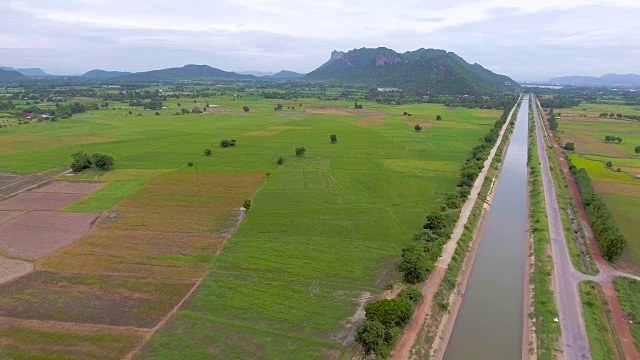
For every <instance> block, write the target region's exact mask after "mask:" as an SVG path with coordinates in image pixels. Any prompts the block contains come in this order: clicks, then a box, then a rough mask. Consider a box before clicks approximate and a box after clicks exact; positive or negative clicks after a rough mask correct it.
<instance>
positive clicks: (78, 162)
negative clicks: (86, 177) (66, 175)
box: [71, 151, 91, 173]
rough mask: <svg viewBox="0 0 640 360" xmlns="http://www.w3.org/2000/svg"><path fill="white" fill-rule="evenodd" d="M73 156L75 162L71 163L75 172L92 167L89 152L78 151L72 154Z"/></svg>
mask: <svg viewBox="0 0 640 360" xmlns="http://www.w3.org/2000/svg"><path fill="white" fill-rule="evenodd" d="M71 158H72V159H73V162H72V163H71V170H73V171H74V172H77V173H78V172H81V171H82V170H84V169H88V168H90V167H91V159H90V157H89V154H87V153H85V152H84V151H78V152H77V153H75V154H71Z"/></svg>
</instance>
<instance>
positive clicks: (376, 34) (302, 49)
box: [0, 0, 640, 80]
mask: <svg viewBox="0 0 640 360" xmlns="http://www.w3.org/2000/svg"><path fill="white" fill-rule="evenodd" d="M639 18H640V0H607V1H598V0H524V1H518V2H515V1H512V0H448V1H441V0H416V1H414V0H407V1H403V0H396V1H390V0H382V1H379V0H349V1H346V0H320V1H318V0H302V1H297V0H209V1H199V0H180V1H177V0H145V1H136V0H22V1H19V0H15V1H14V0H0V65H1V66H13V67H40V68H43V69H44V70H45V71H49V72H51V73H54V74H80V73H83V72H85V71H87V70H90V69H94V68H100V69H107V70H127V71H144V70H152V69H158V68H165V67H173V66H182V65H185V64H190V63H195V64H207V65H211V66H214V67H218V68H221V69H224V70H231V71H242V70H259V71H278V70H281V69H287V70H294V71H299V72H308V71H311V70H313V69H315V68H316V67H318V66H319V65H321V64H322V63H324V62H325V61H326V60H328V58H329V55H330V52H331V51H332V50H334V49H335V50H345V51H346V50H349V49H353V48H360V47H378V46H385V47H389V48H392V49H394V50H396V51H400V52H404V51H407V50H414V49H417V48H420V47H424V48H439V49H445V50H448V51H454V52H456V53H457V54H458V55H460V56H462V57H463V58H465V59H466V60H467V61H469V62H471V63H474V62H477V63H479V64H481V65H483V66H485V67H487V68H489V69H491V70H493V71H495V72H498V73H502V74H506V75H509V76H511V77H513V78H514V79H516V80H541V79H547V78H549V77H553V76H560V75H574V74H575V75H598V76H599V75H602V74H605V73H608V72H616V73H630V72H635V73H640V21H639V20H638V19H639Z"/></svg>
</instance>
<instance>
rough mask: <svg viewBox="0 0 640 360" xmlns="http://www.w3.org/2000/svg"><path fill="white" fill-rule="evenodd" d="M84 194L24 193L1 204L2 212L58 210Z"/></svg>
mask: <svg viewBox="0 0 640 360" xmlns="http://www.w3.org/2000/svg"><path fill="white" fill-rule="evenodd" d="M83 197H84V195H82V194H61V193H38V192H30V191H29V192H23V193H20V194H18V195H15V196H12V197H10V198H8V199H6V200H4V201H2V202H0V210H57V209H60V208H62V207H64V206H66V205H70V204H73V203H74V202H76V201H78V200H80V199H82V198H83Z"/></svg>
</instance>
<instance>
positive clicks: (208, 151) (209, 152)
mask: <svg viewBox="0 0 640 360" xmlns="http://www.w3.org/2000/svg"><path fill="white" fill-rule="evenodd" d="M212 153H213V151H211V149H204V156H211V154H212Z"/></svg>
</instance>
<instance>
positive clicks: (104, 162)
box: [91, 153, 115, 171]
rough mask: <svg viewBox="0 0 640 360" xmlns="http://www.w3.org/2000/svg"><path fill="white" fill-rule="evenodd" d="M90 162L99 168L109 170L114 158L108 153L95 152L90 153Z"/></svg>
mask: <svg viewBox="0 0 640 360" xmlns="http://www.w3.org/2000/svg"><path fill="white" fill-rule="evenodd" d="M91 164H92V165H93V166H95V167H96V168H98V169H100V170H105V171H106V170H110V169H111V168H112V167H113V165H114V164H115V160H114V159H113V157H112V156H110V155H105V154H98V153H95V154H93V155H91Z"/></svg>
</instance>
